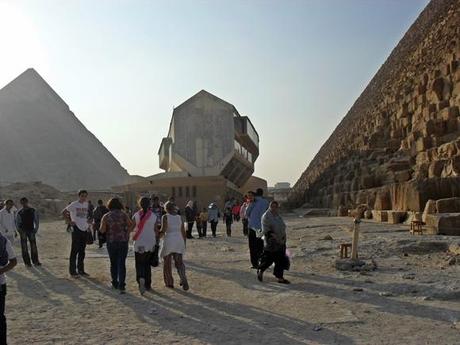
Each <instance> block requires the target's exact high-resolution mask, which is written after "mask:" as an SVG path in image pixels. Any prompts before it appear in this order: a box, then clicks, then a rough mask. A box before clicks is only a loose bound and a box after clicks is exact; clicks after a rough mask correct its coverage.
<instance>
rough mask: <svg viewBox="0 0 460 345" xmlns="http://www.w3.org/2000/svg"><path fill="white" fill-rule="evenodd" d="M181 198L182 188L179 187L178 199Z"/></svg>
mask: <svg viewBox="0 0 460 345" xmlns="http://www.w3.org/2000/svg"><path fill="white" fill-rule="evenodd" d="M181 196H182V187H179V197H181Z"/></svg>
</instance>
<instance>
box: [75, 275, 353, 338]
mask: <svg viewBox="0 0 460 345" xmlns="http://www.w3.org/2000/svg"><path fill="white" fill-rule="evenodd" d="M84 283H85V284H87V285H88V287H90V288H93V289H94V288H95V289H98V290H99V291H100V292H101V293H103V294H105V295H106V296H108V297H110V298H114V299H117V300H118V301H119V302H120V303H122V304H124V305H125V306H126V307H129V308H130V309H132V310H133V311H134V312H135V313H136V316H137V318H138V319H139V320H140V321H143V322H148V323H151V324H157V325H159V327H160V328H162V329H166V330H169V331H171V332H174V333H179V334H181V335H186V336H190V337H194V338H197V339H199V340H201V341H203V342H206V343H209V344H216V345H217V344H222V343H232V344H263V343H268V342H273V340H276V341H277V342H279V343H287V344H294V345H296V344H305V340H311V341H322V342H324V343H327V344H345V345H348V344H353V341H352V340H351V339H350V338H348V337H345V336H343V335H340V334H338V333H335V332H333V331H331V330H328V329H323V330H322V331H321V332H314V331H313V325H311V324H309V323H306V322H304V321H303V320H297V319H294V318H290V317H286V316H282V315H279V314H276V313H271V312H268V311H265V310H262V309H258V308H254V307H251V306H247V305H244V304H237V303H227V302H222V301H216V300H212V299H208V298H204V297H201V296H197V295H194V294H192V293H190V292H187V293H182V292H180V293H181V294H183V298H182V299H177V298H174V297H171V296H167V295H164V294H161V293H158V292H155V293H154V294H152V295H149V296H146V297H143V298H141V297H138V296H135V295H131V294H127V295H123V296H120V295H115V294H114V293H113V292H112V291H110V290H108V289H107V288H105V287H104V286H103V285H101V283H100V282H98V281H96V280H84ZM176 291H180V290H176ZM184 298H186V299H189V300H183V299H184ZM146 301H148V302H147V303H146ZM152 308H153V309H152ZM152 310H154V311H152ZM184 319H186V320H187V322H185V321H184Z"/></svg>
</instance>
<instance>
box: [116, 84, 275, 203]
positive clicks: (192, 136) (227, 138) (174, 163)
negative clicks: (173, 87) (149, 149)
mask: <svg viewBox="0 0 460 345" xmlns="http://www.w3.org/2000/svg"><path fill="white" fill-rule="evenodd" d="M158 155H159V164H160V168H161V169H163V170H164V171H165V172H164V173H160V174H157V175H153V176H151V177H148V178H146V181H144V182H140V183H135V184H131V185H127V186H123V187H122V188H124V191H130V192H132V193H136V194H159V195H160V196H162V197H163V198H166V197H170V196H173V197H174V198H175V200H176V202H177V203H178V205H179V206H180V207H182V206H183V205H185V204H186V202H187V201H188V200H194V201H197V203H198V206H199V207H204V206H207V205H208V204H209V203H210V202H212V201H215V202H217V203H218V204H219V205H220V206H222V205H223V204H224V202H225V199H226V198H229V197H235V198H237V199H241V198H242V194H243V193H245V192H246V191H245V190H244V188H245V186H248V182H249V181H254V183H255V184H256V185H257V186H259V187H261V188H264V189H265V190H266V189H267V187H266V186H267V184H266V181H265V180H262V179H259V178H255V177H252V174H253V173H254V163H255V161H256V160H257V157H258V156H259V135H258V134H257V131H256V129H255V128H254V126H253V125H252V123H251V121H250V119H249V118H248V117H247V116H242V115H240V113H239V112H238V110H237V109H236V108H235V106H233V105H232V104H230V103H228V102H226V101H224V100H222V99H220V98H218V97H216V96H214V95H212V94H210V93H209V92H207V91H204V90H202V91H200V92H198V93H197V94H196V95H194V96H192V97H191V98H189V99H188V100H186V101H185V102H184V103H182V104H181V105H179V106H178V107H176V108H174V110H173V114H172V118H171V122H170V125H169V130H168V134H167V136H166V137H165V138H163V139H162V141H161V144H160V148H159V150H158Z"/></svg>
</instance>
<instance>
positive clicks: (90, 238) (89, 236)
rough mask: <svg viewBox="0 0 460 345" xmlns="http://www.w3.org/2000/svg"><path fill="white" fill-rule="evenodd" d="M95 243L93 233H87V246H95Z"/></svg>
mask: <svg viewBox="0 0 460 345" xmlns="http://www.w3.org/2000/svg"><path fill="white" fill-rule="evenodd" d="M93 243H94V238H93V234H92V233H91V231H86V244H93Z"/></svg>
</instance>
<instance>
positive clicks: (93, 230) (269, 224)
mask: <svg viewBox="0 0 460 345" xmlns="http://www.w3.org/2000/svg"><path fill="white" fill-rule="evenodd" d="M20 205H21V208H20V209H19V210H18V209H17V208H16V207H15V205H14V202H13V200H6V201H5V202H4V203H2V204H1V205H0V326H1V327H0V328H1V332H0V344H3V343H6V318H5V296H6V279H5V276H4V273H5V272H7V271H9V270H11V269H13V268H14V266H15V265H16V264H17V260H16V255H15V252H14V242H15V239H16V238H17V237H18V235H19V237H20V243H21V251H22V258H23V262H24V264H25V265H26V266H27V267H31V266H32V265H34V266H40V265H41V263H40V261H39V258H38V249H37V242H36V238H35V237H36V234H37V232H38V230H39V215H38V212H37V211H36V210H35V209H34V208H32V207H30V206H29V201H28V200H27V198H25V197H24V198H21V200H20ZM183 211H184V212H183V216H184V219H183V218H182V212H181V210H180V209H179V208H178V206H177V205H176V204H175V202H174V198H173V197H171V198H170V199H169V200H168V201H167V202H166V203H165V204H162V203H160V200H159V198H158V197H157V196H152V197H151V198H149V197H142V198H140V199H139V201H138V205H137V207H136V209H135V210H131V209H129V208H128V207H126V206H124V205H123V203H122V201H121V200H120V199H119V198H112V199H110V200H109V201H108V203H107V205H104V202H103V201H102V200H98V202H97V206H96V207H94V205H93V204H92V203H91V201H89V200H88V192H87V191H86V190H80V191H79V192H78V199H77V200H75V201H73V202H71V203H69V204H68V205H67V206H66V207H65V208H64V210H63V211H62V215H63V217H64V219H65V220H66V223H67V230H68V232H70V233H71V245H70V255H69V274H70V276H71V277H74V278H79V277H81V276H83V277H85V276H89V274H88V273H87V272H86V270H85V251H86V246H87V245H88V244H93V243H94V242H97V243H98V246H99V248H102V247H103V246H104V244H105V245H106V248H107V253H108V256H109V261H110V277H111V288H112V289H114V290H117V291H119V293H120V294H124V293H125V290H126V259H127V256H128V250H129V241H130V239H132V242H133V249H134V261H135V270H136V281H137V284H138V288H139V292H140V294H141V295H143V294H144V293H145V292H146V291H150V290H151V289H152V267H157V266H159V264H160V261H162V263H163V280H164V284H165V286H166V287H167V288H174V278H173V274H172V262H173V261H174V265H175V267H176V270H177V274H178V276H179V285H180V286H181V287H182V289H183V290H185V291H187V290H189V283H188V279H187V275H186V269H185V264H184V255H185V250H186V241H187V239H193V238H194V237H193V235H192V232H193V228H194V225H195V224H196V229H197V232H198V238H205V237H207V228H208V223H209V225H210V228H211V234H212V237H216V236H217V225H218V223H219V220H220V219H221V218H222V220H223V222H224V223H225V228H226V236H228V237H231V236H232V225H233V224H234V223H238V222H240V221H241V223H242V232H243V235H244V236H246V237H247V238H248V245H249V257H250V263H251V268H252V269H255V270H257V274H256V276H257V279H258V280H259V281H261V282H262V281H263V275H264V272H265V271H266V270H267V269H268V268H269V267H270V266H271V265H272V264H274V265H275V266H274V270H273V274H274V276H275V277H276V278H277V280H278V282H279V283H282V284H289V281H288V280H287V279H285V278H284V271H285V270H288V269H289V266H290V260H289V258H288V256H287V255H286V225H285V223H284V221H283V219H282V217H281V216H280V214H279V205H278V203H277V202H276V201H272V202H271V203H269V202H268V201H267V200H266V199H265V198H264V197H263V190H262V189H258V190H257V191H255V192H253V191H250V192H248V193H247V195H246V196H245V197H244V199H243V200H242V202H239V201H237V200H236V199H235V198H230V199H228V200H227V201H226V202H225V204H224V210H223V212H221V210H220V209H219V207H218V205H217V203H216V202H211V203H210V204H209V206H208V207H205V208H202V209H201V210H200V211H199V210H198V208H197V206H196V203H194V202H193V201H189V202H188V203H187V205H186V206H185V208H184V210H183ZM29 243H30V249H31V250H30V255H29V250H28V244H29Z"/></svg>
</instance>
